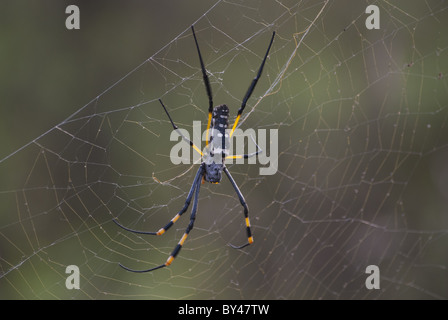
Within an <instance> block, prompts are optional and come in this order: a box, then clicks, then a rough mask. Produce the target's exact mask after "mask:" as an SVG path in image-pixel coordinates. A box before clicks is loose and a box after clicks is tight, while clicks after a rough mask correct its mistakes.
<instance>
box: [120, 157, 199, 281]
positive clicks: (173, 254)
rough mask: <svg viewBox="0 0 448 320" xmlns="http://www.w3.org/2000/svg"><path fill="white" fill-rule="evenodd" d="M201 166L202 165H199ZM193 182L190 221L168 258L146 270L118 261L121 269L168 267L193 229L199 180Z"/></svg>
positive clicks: (138, 271)
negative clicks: (193, 190)
mask: <svg viewBox="0 0 448 320" xmlns="http://www.w3.org/2000/svg"><path fill="white" fill-rule="evenodd" d="M201 168H202V166H201ZM201 173H202V170H201ZM194 184H195V185H196V186H195V189H196V192H195V193H194V200H193V208H192V209H191V215H190V223H189V224H188V226H187V228H186V229H185V232H184V234H183V236H182V238H181V239H180V240H179V242H178V243H177V245H176V247H174V250H173V251H172V252H171V254H170V256H169V257H168V259H167V260H166V262H165V263H164V264H161V265H160V266H157V267H154V268H151V269H146V270H134V269H131V268H128V267H125V266H123V265H122V264H121V263H120V267H122V268H123V269H125V270H127V271H131V272H136V273H143V272H150V271H154V270H157V269H160V268H164V267H168V266H169V265H170V264H171V263H172V262H173V260H174V258H176V256H177V255H178V254H179V252H180V250H181V249H182V246H183V245H184V242H185V240H186V239H187V237H188V234H189V233H190V231H191V230H192V229H193V226H194V221H195V220H196V212H197V209H198V201H199V190H200V187H201V180H200V179H197V180H196V179H195V182H194Z"/></svg>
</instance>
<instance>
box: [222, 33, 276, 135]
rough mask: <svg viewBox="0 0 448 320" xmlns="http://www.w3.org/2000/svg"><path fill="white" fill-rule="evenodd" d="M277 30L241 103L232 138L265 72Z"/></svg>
mask: <svg viewBox="0 0 448 320" xmlns="http://www.w3.org/2000/svg"><path fill="white" fill-rule="evenodd" d="M274 36H275V31H274V32H273V33H272V38H271V42H269V46H268V50H266V53H265V55H264V58H263V61H262V62H261V65H260V68H259V69H258V72H257V75H256V76H255V78H254V79H253V80H252V83H251V84H250V86H249V88H248V89H247V92H246V95H245V96H244V99H243V102H242V103H241V107H240V108H239V109H238V114H237V116H236V120H235V123H234V124H233V127H232V130H231V131H230V135H229V137H230V138H231V137H232V135H233V132H234V131H235V129H236V126H237V124H238V121H239V120H240V117H241V114H242V113H243V111H244V108H245V107H246V103H247V100H249V98H250V96H251V95H252V92H254V89H255V86H256V85H257V82H258V79H260V77H261V73H262V72H263V68H264V64H265V62H266V58H267V57H268V54H269V50H271V46H272V42H273V41H274Z"/></svg>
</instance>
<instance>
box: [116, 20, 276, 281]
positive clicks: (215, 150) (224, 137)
mask: <svg viewBox="0 0 448 320" xmlns="http://www.w3.org/2000/svg"><path fill="white" fill-rule="evenodd" d="M191 30H192V32H193V37H194V41H195V44H196V49H197V51H198V56H199V62H200V64H201V71H202V77H203V79H204V84H205V89H206V91H207V96H208V102H209V107H208V123H207V134H206V147H205V150H204V152H202V151H201V150H200V149H199V148H198V147H197V146H196V145H194V143H193V142H192V141H191V140H189V139H188V138H187V137H185V136H184V135H183V134H182V132H181V131H180V130H179V129H178V127H177V126H176V125H175V124H174V122H173V120H172V119H171V116H170V114H169V112H168V110H167V109H166V107H165V105H164V104H163V102H162V100H160V99H159V102H160V104H161V105H162V107H163V109H164V110H165V112H166V114H167V116H168V119H169V120H170V122H171V125H172V126H173V128H174V130H176V131H177V133H178V134H179V135H180V136H181V137H182V138H183V139H184V140H185V141H186V142H188V143H189V144H190V146H191V147H192V148H193V149H194V150H196V152H198V153H199V154H200V155H201V156H202V163H201V165H200V167H199V169H198V171H197V173H196V176H195V178H194V180H193V184H192V185H191V188H190V191H189V192H188V196H187V199H186V201H185V205H184V207H183V208H182V209H181V210H180V211H179V212H178V213H177V214H176V215H175V216H174V217H173V218H172V219H171V220H170V222H168V223H167V224H166V225H165V226H164V227H163V228H161V229H159V231H157V232H148V231H138V230H133V229H129V228H127V227H125V226H123V225H121V224H120V223H119V222H117V221H116V220H115V219H114V220H113V221H114V222H115V223H116V224H117V225H118V226H120V227H121V228H123V229H125V230H127V231H131V232H134V233H138V234H150V235H157V236H160V235H162V234H164V233H165V232H166V231H167V230H168V229H169V228H170V227H171V226H172V225H173V224H174V223H175V222H176V221H177V220H178V219H179V218H180V216H181V215H182V214H184V212H185V211H187V209H188V207H189V205H190V202H191V200H192V199H193V197H194V199H193V208H192V210H191V215H190V223H189V224H188V226H187V228H186V230H185V233H184V234H183V236H182V238H181V239H180V240H179V243H178V244H177V245H176V247H175V248H174V250H173V251H172V252H171V255H170V256H169V257H168V259H167V260H166V262H165V263H164V264H161V265H159V266H157V267H155V268H151V269H146V270H134V269H130V268H127V267H125V266H123V265H121V264H120V266H121V267H123V268H124V269H126V270H128V271H132V272H148V271H153V270H156V269H160V268H163V267H167V266H169V265H170V264H171V263H172V262H173V260H174V258H176V256H177V254H178V253H179V251H180V250H181V249H182V246H183V245H184V242H185V240H186V239H187V236H188V234H189V233H190V231H191V230H192V229H193V226H194V221H195V219H196V211H197V207H198V200H199V198H198V196H199V189H200V187H201V183H202V182H203V180H205V181H208V182H211V183H219V182H220V181H221V179H222V172H224V173H225V174H226V176H227V178H228V179H229V181H230V183H231V184H232V187H233V188H234V189H235V192H236V194H237V196H238V199H239V200H240V203H241V205H242V206H243V209H244V217H245V223H246V234H247V243H245V244H243V245H241V246H233V245H230V246H231V247H232V248H236V249H241V248H244V247H246V246H248V245H249V244H251V243H252V242H253V241H254V238H253V237H252V233H251V229H250V222H249V216H248V214H249V211H248V208H247V204H246V201H245V200H244V197H243V194H242V193H241V191H240V189H239V188H238V186H237V184H236V182H235V180H233V178H232V175H231V174H230V172H229V170H227V168H226V166H225V164H224V162H225V159H226V158H231V159H241V158H249V157H252V156H256V155H257V154H258V153H259V152H260V150H258V151H257V152H254V153H251V154H245V155H235V156H229V147H230V138H231V137H232V135H233V132H234V131H235V128H236V126H237V124H238V121H239V120H240V117H241V113H242V112H243V110H244V108H245V107H246V103H247V100H248V99H249V97H250V96H251V94H252V92H253V91H254V89H255V86H256V84H257V82H258V79H259V78H260V76H261V72H262V71H263V67H264V64H265V62H266V58H267V56H268V53H269V50H270V49H271V45H272V42H273V41H274V36H275V32H274V33H273V34H272V38H271V42H270V43H269V46H268V49H267V50H266V53H265V55H264V58H263V61H262V62H261V66H260V68H259V69H258V73H257V75H256V76H255V78H254V79H253V80H252V83H251V84H250V86H249V88H248V89H247V92H246V95H245V96H244V98H243V101H242V103H241V107H240V108H239V109H238V114H237V116H236V119H235V123H234V124H233V127H232V129H231V130H230V132H228V130H227V127H228V125H229V119H228V118H229V108H228V107H227V106H226V105H225V104H222V105H219V106H217V107H215V108H213V97H212V90H211V87H210V81H209V79H208V75H207V71H206V70H205V66H204V62H203V60H202V55H201V51H200V50H199V44H198V40H197V39H196V34H195V32H194V28H193V26H191ZM209 131H210V134H209Z"/></svg>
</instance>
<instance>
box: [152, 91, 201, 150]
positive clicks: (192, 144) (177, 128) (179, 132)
mask: <svg viewBox="0 0 448 320" xmlns="http://www.w3.org/2000/svg"><path fill="white" fill-rule="evenodd" d="M159 102H160V104H161V105H162V107H163V110H165V112H166V115H167V116H168V119H170V122H171V125H172V126H173V129H174V130H176V132H177V133H178V134H179V135H180V136H181V137H182V138H183V139H184V140H185V141H186V142H187V143H188V144H189V145H190V147H192V148H193V149H194V150H196V151H197V152H198V153H199V154H200V155H201V156H203V154H202V151H201V149H199V148H198V147H197V146H196V145H195V144H194V143H193V141H191V140H190V139H188V138H187V137H186V136H184V135H183V134H182V132H181V131H180V130H179V127H178V126H176V125H175V124H174V122H173V119H171V116H170V114H169V113H168V110H167V109H166V108H165V105H164V104H163V102H162V100H161V99H159Z"/></svg>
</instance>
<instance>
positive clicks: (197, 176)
mask: <svg viewBox="0 0 448 320" xmlns="http://www.w3.org/2000/svg"><path fill="white" fill-rule="evenodd" d="M203 172H204V170H203V166H202V165H201V166H200V167H199V169H198V172H197V173H196V176H195V177H194V180H193V184H192V185H191V188H190V192H189V193H188V196H187V199H186V200H185V204H184V207H183V208H182V209H181V210H180V211H179V212H178V213H177V214H176V215H175V216H174V217H173V218H172V219H171V220H170V222H168V223H167V224H166V225H165V226H164V227H163V228H160V229H159V231H157V232H150V231H139V230H134V229H130V228H128V227H125V226H123V225H122V224H121V223H119V222H118V221H117V220H115V219H113V220H112V221H113V222H115V224H116V225H117V226H119V227H120V228H122V229H124V230H126V231H130V232H133V233H137V234H149V235H154V236H161V235H162V234H164V233H165V232H166V231H167V230H168V229H169V228H171V226H172V225H173V224H174V223H175V222H176V221H177V220H178V219H179V218H180V216H181V215H182V214H184V212H185V211H187V209H188V207H189V205H190V202H191V198H193V193H194V190H195V188H196V186H197V185H198V182H200V181H201V178H202V174H203Z"/></svg>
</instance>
